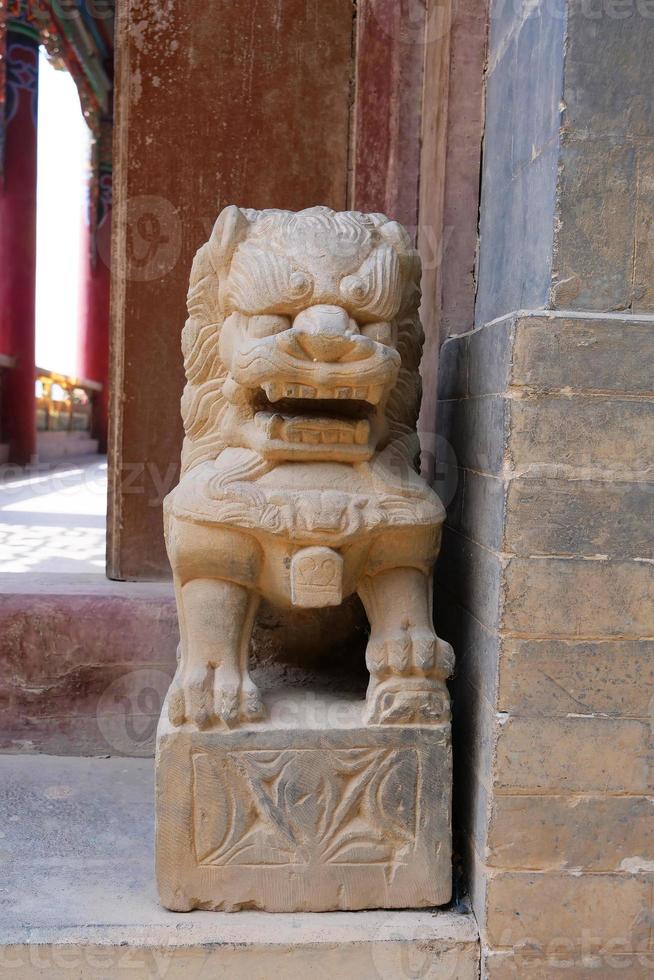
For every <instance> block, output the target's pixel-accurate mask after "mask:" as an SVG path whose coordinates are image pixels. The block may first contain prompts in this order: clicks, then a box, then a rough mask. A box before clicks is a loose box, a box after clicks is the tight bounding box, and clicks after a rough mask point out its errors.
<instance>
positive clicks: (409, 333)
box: [181, 205, 424, 473]
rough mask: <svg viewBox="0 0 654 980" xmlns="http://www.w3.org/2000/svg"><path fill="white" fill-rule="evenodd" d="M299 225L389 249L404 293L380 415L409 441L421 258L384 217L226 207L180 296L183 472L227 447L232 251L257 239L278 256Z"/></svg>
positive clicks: (416, 387) (419, 336) (415, 404)
mask: <svg viewBox="0 0 654 980" xmlns="http://www.w3.org/2000/svg"><path fill="white" fill-rule="evenodd" d="M298 220H302V221H304V222H313V223H315V224H316V226H320V227H321V229H322V230H323V231H324V229H325V228H326V227H327V228H330V229H331V228H333V229H334V231H335V232H336V233H338V234H339V235H340V236H343V235H346V236H347V235H348V234H355V235H356V234H357V230H358V231H360V232H361V234H363V235H366V236H368V237H369V238H370V240H371V243H372V245H373V248H374V247H376V246H378V245H386V246H388V245H390V246H392V248H393V249H394V250H395V253H396V255H397V257H398V259H399V268H400V273H401V277H402V280H403V286H404V288H403V294H402V301H401V305H400V309H399V311H398V314H397V316H396V317H395V320H394V322H395V325H396V329H397V350H398V352H399V354H400V356H401V359H402V363H401V367H400V372H399V376H398V379H397V383H396V385H395V387H394V389H393V391H392V392H391V394H390V397H389V401H388V405H387V410H386V414H387V418H388V422H389V426H390V433H391V438H392V439H395V440H405V439H407V437H411V436H415V425H416V420H417V417H418V411H419V408H420V397H421V385H420V375H419V371H418V368H419V364H420V357H421V354H422V343H423V339H424V335H423V331H422V326H421V323H420V319H419V316H418V306H419V303H420V286H419V283H420V258H419V256H418V253H417V252H416V251H415V249H413V248H412V246H411V242H410V240H409V236H408V235H407V233H406V231H405V230H404V229H403V228H402V227H401V226H400V225H399V224H397V222H394V221H391V220H390V219H389V218H387V217H386V216H385V215H383V214H372V215H364V214H361V213H360V212H357V211H346V212H335V211H333V210H331V208H326V207H315V208H309V209H307V210H306V211H300V212H298V213H297V214H295V213H293V212H288V211H274V210H268V211H253V210H249V209H243V208H237V207H236V206H234V205H232V206H230V207H227V208H225V209H224V210H223V211H222V212H221V214H220V215H219V217H218V219H217V221H216V224H215V225H214V228H213V231H212V233H211V237H210V239H209V241H208V242H207V243H206V244H205V245H203V246H202V247H201V248H200V249H199V250H198V252H197V254H196V256H195V259H194V261H193V266H192V269H191V277H190V283H189V291H188V297H187V308H188V314H189V316H188V319H187V321H186V324H185V326H184V329H183V331H182V352H183V355H184V371H185V373H186V386H185V388H184V393H183V395H182V403H181V411H182V419H183V422H184V432H185V438H184V444H183V448H182V473H185V472H187V471H188V470H190V469H192V468H193V467H195V466H197V465H198V464H199V463H201V462H204V461H206V460H211V459H215V458H216V457H217V456H218V455H219V454H220V453H221V452H222V450H223V449H225V448H226V446H227V442H226V439H225V435H224V433H223V431H222V430H223V426H222V424H221V423H222V418H223V415H224V412H225V408H226V401H225V397H224V395H223V393H222V388H223V384H224V382H225V380H226V379H227V372H226V370H225V367H224V365H223V364H222V362H221V360H220V356H219V352H218V338H219V333H220V328H221V326H222V324H223V321H224V319H225V316H226V312H225V307H224V302H223V301H224V298H225V297H224V290H225V287H226V284H227V280H228V277H229V271H230V264H231V261H232V257H233V255H234V252H235V251H236V249H237V248H238V246H239V245H240V244H241V243H242V242H244V241H246V239H249V238H252V237H256V239H257V244H258V245H259V247H261V248H265V247H266V244H267V243H269V244H270V243H272V241H273V240H274V242H275V250H276V251H277V252H279V250H280V247H281V249H282V251H283V246H284V242H285V241H289V240H292V236H293V226H294V222H296V221H298ZM411 441H413V440H411Z"/></svg>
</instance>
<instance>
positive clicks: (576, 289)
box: [552, 138, 636, 311]
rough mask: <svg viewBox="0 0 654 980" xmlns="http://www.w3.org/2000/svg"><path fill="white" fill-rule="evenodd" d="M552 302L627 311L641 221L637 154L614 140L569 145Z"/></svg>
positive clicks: (559, 206) (564, 159) (563, 165)
mask: <svg viewBox="0 0 654 980" xmlns="http://www.w3.org/2000/svg"><path fill="white" fill-rule="evenodd" d="M557 198H558V200H557V215H558V217H559V221H558V224H557V226H556V227H557V232H556V238H555V243H554V262H553V267H554V273H553V276H552V302H553V305H554V306H558V307H559V309H566V310H569V309H580V310H609V311H610V310H627V309H629V307H630V304H631V297H632V276H633V263H634V228H635V221H636V152H635V149H634V147H633V145H631V144H630V143H620V144H618V145H616V144H615V142H614V141H613V140H611V139H603V138H594V139H589V140H583V141H580V142H578V141H572V142H569V141H565V142H564V144H563V146H562V150H561V158H560V170H559V182H558V188H557Z"/></svg>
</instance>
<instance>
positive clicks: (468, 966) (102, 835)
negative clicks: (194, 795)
mask: <svg viewBox="0 0 654 980" xmlns="http://www.w3.org/2000/svg"><path fill="white" fill-rule="evenodd" d="M153 796H154V794H153V763H152V760H151V759H119V758H105V759H101V758H93V759H81V758H59V757H54V756H24V755H0V976H2V977H12V976H15V977H20V978H21V980H31V978H33V977H43V978H45V977H47V978H48V980H53V978H55V980H59V978H61V980H64V978H66V980H69V978H71V977H78V978H83V980H86V978H94V980H95V978H102V980H104V978H107V980H108V978H110V977H111V978H112V980H113V978H114V977H119V978H123V977H125V978H127V977H132V978H134V977H138V978H141V977H165V978H166V980H176V978H178V977H179V978H183V980H191V978H193V977H198V978H199V977H211V978H214V977H225V978H228V977H229V978H230V980H239V978H241V977H243V978H246V977H247V978H248V980H270V978H273V977H275V978H279V980H284V978H287V977H288V978H300V977H301V978H302V980H304V978H305V977H307V976H309V975H310V976H312V977H313V978H315V980H321V978H329V980H334V977H338V978H339V980H350V978H352V980H355V978H356V980H368V978H370V980H403V978H405V977H417V976H419V977H421V978H423V980H444V978H446V977H447V978H455V980H472V978H473V977H474V978H477V976H478V961H479V951H478V937H477V929H476V924H475V922H474V919H473V918H472V916H471V915H469V914H463V913H457V912H435V913H434V912H430V911H428V910H427V911H418V912H393V911H391V912H388V911H387V912H374V911H373V912H327V913H321V914H311V913H302V914H299V915H273V914H268V913H265V912H249V911H248V912H237V913H226V912H190V913H187V914H184V913H173V912H167V911H166V910H165V909H162V908H161V907H160V906H159V904H158V901H157V896H156V890H155V885H154V866H153V865H154V858H153V824H154V799H153Z"/></svg>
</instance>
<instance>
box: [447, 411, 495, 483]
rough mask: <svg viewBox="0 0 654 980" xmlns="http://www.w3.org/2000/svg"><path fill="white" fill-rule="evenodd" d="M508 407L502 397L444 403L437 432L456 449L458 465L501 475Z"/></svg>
mask: <svg viewBox="0 0 654 980" xmlns="http://www.w3.org/2000/svg"><path fill="white" fill-rule="evenodd" d="M506 416H507V406H506V401H505V399H503V398H500V397H497V396H493V395H490V396H488V397H486V398H468V399H462V400H456V401H447V402H441V404H440V407H439V412H438V422H437V432H438V435H439V436H441V438H443V439H445V440H446V441H447V442H448V443H449V444H450V446H451V447H452V449H453V450H454V453H455V456H456V459H457V460H458V464H459V466H464V467H467V468H469V469H473V470H480V471H481V472H482V473H499V472H500V470H501V469H502V465H503V462H504V452H505V442H506Z"/></svg>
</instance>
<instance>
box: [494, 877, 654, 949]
mask: <svg viewBox="0 0 654 980" xmlns="http://www.w3.org/2000/svg"><path fill="white" fill-rule="evenodd" d="M653 882H654V879H653V877H652V875H651V874H642V875H629V874H610V873H607V874H604V873H598V874H592V875H576V874H567V873H564V872H558V873H542V872H541V873H534V872H511V871H506V872H496V873H494V874H493V875H492V876H491V877H490V880H489V882H488V892H487V899H486V907H487V910H488V920H487V923H486V939H487V941H488V943H489V944H490V945H491V946H495V947H513V948H514V951H515V948H516V947H517V949H518V950H521V949H522V948H524V949H529V948H530V947H531V948H536V949H537V950H541V949H544V950H547V947H548V945H549V944H550V943H554V944H555V949H554V951H555V952H558V950H560V948H561V946H560V945H559V946H558V948H557V947H556V943H559V944H564V946H563V948H565V949H566V952H568V953H573V952H575V951H581V950H583V951H584V952H586V953H587V955H590V954H591V953H592V952H596V951H598V950H600V949H602V948H603V947H604V946H605V945H606V944H607V943H609V942H611V943H621V944H622V945H621V947H620V948H621V949H630V950H638V951H647V950H648V949H649V948H650V947H649V936H650V920H651V888H652V884H653Z"/></svg>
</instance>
